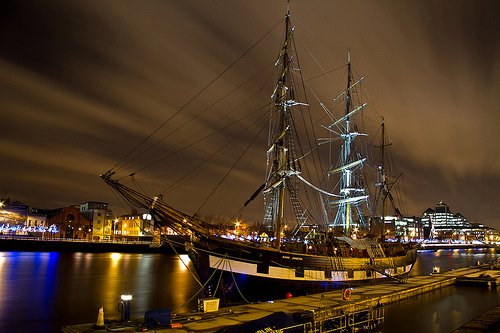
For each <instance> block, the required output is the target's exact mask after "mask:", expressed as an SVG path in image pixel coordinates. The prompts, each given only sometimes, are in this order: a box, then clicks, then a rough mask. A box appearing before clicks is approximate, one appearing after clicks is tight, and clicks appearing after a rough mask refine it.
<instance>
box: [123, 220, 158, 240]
mask: <svg viewBox="0 0 500 333" xmlns="http://www.w3.org/2000/svg"><path fill="white" fill-rule="evenodd" d="M154 234H155V228H154V222H153V220H152V217H151V215H150V214H129V215H122V216H120V217H118V218H116V219H114V220H113V239H115V240H121V241H151V240H152V239H153V235H154Z"/></svg>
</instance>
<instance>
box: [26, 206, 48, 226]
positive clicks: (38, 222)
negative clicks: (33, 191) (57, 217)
mask: <svg viewBox="0 0 500 333" xmlns="http://www.w3.org/2000/svg"><path fill="white" fill-rule="evenodd" d="M26 227H27V228H28V230H31V231H38V230H45V229H46V228H47V215H46V214H42V213H37V212H36V211H32V212H30V213H29V214H28V218H27V219H26Z"/></svg>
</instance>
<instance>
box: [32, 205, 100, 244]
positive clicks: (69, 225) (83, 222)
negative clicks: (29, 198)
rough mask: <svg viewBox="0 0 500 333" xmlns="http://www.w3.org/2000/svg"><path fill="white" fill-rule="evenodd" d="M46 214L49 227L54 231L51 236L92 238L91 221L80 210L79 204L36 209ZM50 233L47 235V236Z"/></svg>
mask: <svg viewBox="0 0 500 333" xmlns="http://www.w3.org/2000/svg"><path fill="white" fill-rule="evenodd" d="M36 212H37V213H39V214H45V215H46V216H47V225H48V226H49V229H51V230H53V232H52V233H54V232H56V234H54V235H53V237H57V238H74V239H87V240H90V239H91V238H92V233H91V231H92V221H90V220H89V219H88V218H87V217H86V216H85V215H83V214H82V213H81V212H80V207H79V205H72V206H68V207H61V208H55V209H36ZM50 236H52V235H49V237H50Z"/></svg>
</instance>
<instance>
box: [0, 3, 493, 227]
mask: <svg viewBox="0 0 500 333" xmlns="http://www.w3.org/2000/svg"><path fill="white" fill-rule="evenodd" d="M290 9H291V13H292V22H293V23H294V24H295V25H296V27H297V33H296V40H297V41H299V42H298V44H300V45H302V47H304V45H306V47H307V49H308V51H310V53H312V54H314V59H316V60H317V61H318V62H320V63H322V64H325V65H324V66H325V67H324V68H326V69H332V68H336V67H338V66H341V65H342V64H343V63H345V58H346V56H345V54H346V52H347V49H350V50H351V53H352V60H353V64H354V66H355V69H356V71H357V72H359V73H360V74H361V75H363V76H364V77H365V84H364V87H365V89H366V90H367V91H368V93H369V96H370V101H369V103H370V106H371V108H372V110H374V111H373V115H374V116H373V118H377V117H380V116H384V118H385V123H386V126H387V128H388V134H389V136H390V138H391V140H392V141H393V145H392V146H391V151H392V155H393V157H394V159H395V160H396V162H395V163H397V164H398V165H399V168H400V169H401V170H402V171H403V172H404V177H403V180H402V181H403V182H404V189H405V196H406V197H405V201H404V207H403V208H404V212H405V213H406V215H416V216H420V215H421V213H422V212H423V211H424V210H425V209H427V208H429V207H431V208H433V207H434V206H435V205H436V203H437V202H439V201H441V200H443V201H444V202H445V203H447V204H448V205H449V206H450V209H451V210H452V211H453V212H460V213H461V214H462V215H464V216H465V217H466V218H468V219H469V220H470V221H471V222H481V223H484V224H486V225H488V226H492V227H495V228H500V107H499V105H500V20H499V19H498V16H499V14H500V2H498V1H495V0H491V1H482V0H475V1H461V0H458V1H451V0H419V1H416V0H415V1H368V0H365V1H332V0H324V1H320V0H317V1H314V0H312V1H311V0H309V1H305V0H296V1H291V5H290ZM285 12H286V2H285V1H278V0H272V1H270V0H265V1H264V0H262V1H261V0H252V1H229V0H219V1H218V0H213V1H208V0H205V1H201V0H198V1H194V0H187V1H186V0H183V1H168V0H165V1H160V0H158V1H128V0H120V1H117V0H115V1H106V0H105V1H102V0H99V1H93V0H90V1H2V2H1V3H0V86H1V89H0V123H1V131H0V156H1V157H0V197H3V198H5V197H10V198H11V199H12V200H17V201H22V202H24V203H27V204H30V205H32V206H34V207H43V208H56V207H63V206H67V205H71V204H79V203H82V202H85V201H104V202H109V203H110V204H111V208H112V209H113V211H115V212H120V210H123V205H122V204H121V203H120V202H119V201H118V200H117V198H116V196H114V194H113V193H112V192H111V191H110V189H108V187H107V186H106V185H105V184H104V182H103V181H102V180H101V179H100V178H99V175H100V174H101V173H104V172H106V171H107V170H109V169H110V168H111V167H113V166H114V165H115V164H116V163H118V162H119V161H121V160H122V159H123V157H124V156H126V155H127V153H129V152H130V151H131V150H132V149H133V148H134V147H135V146H136V145H137V144H138V143H139V142H141V140H143V139H144V138H145V137H146V136H147V135H148V134H150V133H151V132H152V131H153V130H154V129H155V128H157V127H158V126H159V125H160V124H162V123H163V122H164V121H166V120H167V119H170V120H169V122H168V124H167V126H166V127H165V128H163V129H162V130H164V131H165V132H164V134H162V135H163V137H166V140H164V141H162V142H161V143H158V144H157V145H156V148H158V149H156V150H158V152H156V153H154V154H156V155H152V156H153V157H151V156H150V157H148V158H154V156H156V157H159V156H160V154H166V155H167V156H169V157H167V158H166V159H165V160H164V161H162V162H165V164H166V165H165V166H160V163H158V164H155V165H154V166H153V167H152V168H148V169H146V170H143V171H141V172H137V174H136V176H135V177H136V179H138V180H139V179H141V177H142V179H143V182H141V185H140V186H143V188H144V189H146V190H148V191H149V190H151V191H163V190H165V189H166V188H168V189H169V191H167V192H166V193H167V194H166V199H167V202H170V203H172V204H174V205H176V206H178V207H179V208H181V209H186V210H188V211H189V210H191V211H195V210H197V209H198V208H199V207H202V208H201V211H202V212H203V213H204V214H207V215H209V214H223V215H227V216H229V215H231V214H232V213H234V211H231V209H230V207H233V206H234V207H235V209H237V207H239V206H241V205H242V203H243V202H245V200H246V199H247V198H248V197H249V196H250V195H251V194H252V193H253V191H254V190H255V189H256V188H258V186H259V185H260V184H261V183H262V180H263V178H264V163H265V155H264V152H262V151H258V150H257V148H254V147H253V146H252V147H251V148H250V149H255V154H254V158H253V159H252V160H251V161H247V162H246V163H245V164H244V166H245V167H244V168H243V169H242V170H241V171H238V172H239V174H238V173H237V172H236V174H235V176H234V178H228V179H227V180H226V181H225V182H226V183H228V184H229V188H232V192H231V191H230V192H229V195H226V196H224V195H221V196H213V197H212V198H211V200H210V201H208V202H206V203H204V200H205V199H206V197H207V194H208V193H209V191H210V190H209V188H212V187H214V184H216V181H215V182H214V178H217V177H215V176H214V175H218V174H220V173H221V172H223V171H221V170H222V167H223V165H225V164H227V163H231V162H228V160H229V159H228V158H227V157H228V155H229V154H227V153H224V152H223V153H222V154H221V155H220V156H218V157H216V158H215V159H213V160H212V161H211V162H209V163H210V164H205V165H203V166H202V167H201V168H200V169H199V170H198V171H196V172H195V173H194V174H193V175H192V176H190V177H189V179H185V182H184V183H182V184H178V183H176V179H178V178H180V177H183V175H184V173H183V171H185V170H187V169H190V168H192V167H193V166H195V165H198V163H201V161H202V160H203V159H204V158H206V157H207V156H209V155H210V154H211V153H212V152H213V151H214V150H215V149H217V148H215V147H219V146H220V143H221V142H220V141H221V140H222V141H223V140H224V139H223V138H231V137H233V136H234V135H235V133H236V134H237V132H238V130H237V129H235V128H234V127H231V126H228V127H225V126H226V125H228V124H230V123H231V121H232V120H233V119H237V118H238V117H237V116H238V115H237V113H238V110H239V109H238V108H236V105H237V103H239V102H238V101H241V100H245V98H250V97H251V96H250V92H249V93H248V96H245V92H241V93H240V94H241V95H239V96H237V98H236V97H235V98H234V100H228V101H227V102H225V103H226V104H222V103H221V104H220V105H219V104H218V105H217V106H214V107H213V108H210V109H209V110H207V111H205V112H203V114H202V115H201V116H200V117H198V118H197V119H196V121H193V122H190V123H187V124H186V125H183V124H184V123H185V122H186V121H187V120H188V119H191V118H192V116H193V115H198V114H199V113H200V112H202V110H205V109H206V107H207V105H211V103H213V102H214V101H216V100H217V99H218V98H219V97H220V96H223V95H224V94H225V92H227V91H231V90H232V89H234V88H235V87H237V86H238V85H240V84H242V82H244V80H245V78H246V77H249V76H252V75H255V74H256V73H258V71H259V70H260V69H264V68H266V66H268V65H269V64H272V63H273V62H274V61H275V59H276V57H277V54H278V51H279V43H280V42H281V39H282V34H283V28H282V26H280V22H281V21H282V19H283V17H284V13H285ZM275 27H276V28H275ZM269 31H271V33H270V34H268V35H267V36H266V38H265V39H264V40H263V41H262V42H261V43H259V45H258V47H256V48H255V49H253V50H252V52H249V53H248V54H247V56H246V57H245V58H244V59H243V62H241V63H240V64H239V65H238V67H235V68H233V71H231V72H228V73H227V74H225V75H224V76H223V77H222V78H221V80H220V81H219V82H218V84H217V85H213V86H211V87H210V89H208V90H207V91H205V93H204V94H202V95H201V96H200V97H199V98H197V99H196V100H195V101H194V102H192V103H189V105H188V106H187V107H184V108H183V106H184V105H185V104H186V103H187V102H188V101H189V100H190V99H191V98H192V97H193V96H195V95H196V94H197V93H198V92H200V91H201V90H202V89H203V87H205V86H206V85H207V84H208V83H209V82H210V81H211V80H213V79H214V78H215V77H216V76H217V75H219V74H220V73H221V72H223V71H224V69H226V68H227V67H228V66H229V65H230V64H231V63H233V62H234V61H235V60H236V59H237V58H238V57H239V56H241V55H242V54H243V53H244V52H245V51H246V50H248V49H249V48H250V46H251V45H253V44H254V43H256V42H257V41H258V40H259V38H261V37H262V36H264V35H265V34H266V33H267V32H269ZM318 45H321V48H322V49H323V50H324V49H326V50H327V51H326V52H323V51H322V50H321V48H318V49H317V50H316V48H315V47H316V46H318ZM318 73H319V72H316V74H318ZM339 74H342V72H340V73H339ZM263 77H265V75H264V76H263ZM342 85H343V81H341V76H339V84H338V85H335V86H328V87H327V86H324V87H318V88H317V89H318V91H321V92H324V91H325V92H327V93H328V94H330V95H331V97H332V98H333V97H335V95H336V94H337V93H338V92H339V89H341V86H342ZM246 88H248V91H251V92H252V93H255V92H256V91H258V88H259V87H258V84H257V83H250V84H249V85H248V87H246ZM270 94H271V92H270V91H266V92H265V93H263V94H262V96H264V98H261V96H258V95H256V97H255V105H256V106H257V105H263V104H265V103H268V102H269V96H270ZM266 96H267V100H266V98H265V97H266ZM238 98H239V99H238ZM252 98H253V97H252ZM257 99H258V100H257ZM179 110H180V111H179ZM224 110H234V111H232V112H231V113H225V111H224ZM178 111H179V112H178ZM240 116H241V115H240ZM171 118H172V119H171ZM253 119H255V118H251V117H250V118H248V119H247V120H246V121H247V122H251V121H253ZM180 126H181V128H182V130H180V131H175V128H179V127H180ZM213 130H217V131H219V132H218V135H217V136H216V135H214V136H210V137H208V138H206V139H204V140H203V145H202V144H199V145H193V146H192V147H191V148H194V149H189V150H188V149H186V150H183V151H182V152H180V153H177V154H173V152H174V151H175V150H176V149H179V147H183V144H184V143H186V142H191V141H189V140H191V139H193V138H195V137H197V135H198V133H200V134H199V135H200V136H199V138H202V137H203V135H207V133H211V132H210V131H213ZM202 133H204V134H202ZM167 136H168V137H167ZM160 137H162V136H161V135H160ZM193 140H194V141H195V139H193ZM227 140H229V139H227ZM194 141H192V142H194ZM234 147H235V149H236V147H240V148H241V147H246V146H244V145H243V143H240V144H239V146H238V145H235V146H234ZM169 154H171V155H169ZM141 158H144V159H146V155H142V156H141V157H140V158H139V159H138V160H136V161H135V162H138V161H139V162H140V159H141ZM144 163H145V164H144V165H147V162H144ZM136 164H140V163H136ZM140 168H141V167H139V169H140ZM123 171H124V172H125V173H127V172H128V173H130V172H135V171H138V169H137V168H136V169H133V168H130V169H124V170H123ZM153 175H161V176H162V177H161V178H153ZM238 177H239V179H240V180H243V181H242V182H238V181H237V179H238ZM160 183H161V184H163V185H162V186H161V187H159V186H160V185H159V184H160ZM205 183H206V184H205ZM165 184H166V185H165ZM228 184H226V185H228ZM152 193H156V192H152ZM250 209H253V210H255V211H256V212H258V213H260V212H261V211H262V207H261V204H260V206H259V204H255V205H254V206H253V208H252V207H251V208H250ZM251 214H253V213H251ZM251 214H250V215H251ZM257 215H258V214H256V213H255V214H254V215H253V216H257Z"/></svg>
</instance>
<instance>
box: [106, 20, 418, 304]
mask: <svg viewBox="0 0 500 333" xmlns="http://www.w3.org/2000/svg"><path fill="white" fill-rule="evenodd" d="M283 23H284V36H283V35H282V36H283V37H282V42H281V47H280V48H279V51H278V57H277V58H276V59H275V62H274V66H275V67H274V68H275V73H276V74H275V76H274V78H275V79H274V81H273V82H274V86H273V88H272V91H270V94H269V95H270V96H271V100H270V103H269V115H268V117H267V120H266V122H267V123H268V128H269V132H268V136H267V137H268V139H267V145H266V146H265V147H263V149H262V151H263V155H262V156H264V154H265V156H267V159H266V160H264V159H262V162H263V163H262V164H264V162H265V166H266V168H264V167H263V168H262V170H263V171H264V170H265V172H263V173H265V176H264V180H263V182H262V184H260V186H259V184H257V185H256V186H255V188H257V189H256V191H255V192H253V193H252V192H251V193H249V195H248V197H247V198H248V200H247V201H246V202H244V204H243V206H242V207H236V208H235V211H238V212H240V211H241V209H244V208H245V207H247V206H248V205H250V204H251V203H253V202H255V201H258V200H257V198H263V199H262V201H261V202H263V208H262V218H261V220H260V221H258V225H259V226H260V228H259V230H258V231H256V232H255V233H254V235H253V237H250V236H247V237H244V236H243V235H240V234H238V232H235V230H236V229H237V226H238V223H239V222H237V221H236V219H235V218H234V217H233V218H228V221H226V222H225V223H214V222H213V221H207V220H206V219H204V218H201V217H200V216H199V215H198V214H196V213H192V212H191V213H189V212H183V211H181V210H179V209H176V208H174V207H172V206H171V205H170V204H169V203H168V202H167V201H166V200H164V197H163V196H161V195H148V194H146V193H144V192H143V191H141V190H140V189H139V188H132V187H131V186H126V185H124V184H123V183H122V181H121V180H119V179H118V178H117V176H116V174H115V171H114V170H110V171H108V172H106V173H104V174H103V175H101V177H102V179H103V180H104V181H105V182H106V183H107V184H108V185H109V186H110V187H111V188H112V189H113V190H114V191H115V192H116V193H117V194H118V195H119V196H120V197H121V198H123V199H124V200H125V201H126V202H127V203H129V205H130V207H133V208H134V209H136V210H143V211H147V212H148V213H150V214H151V216H153V218H154V220H155V223H157V224H159V225H162V226H165V225H166V226H169V227H170V228H171V229H173V230H174V231H176V232H177V233H179V234H184V235H186V237H187V239H188V240H187V241H186V243H185V244H183V246H184V247H185V251H187V252H188V254H189V257H190V259H191V261H192V262H193V265H194V268H195V269H196V273H197V278H198V280H199V283H200V286H202V287H203V290H204V291H205V295H208V296H214V297H220V298H221V299H222V300H227V301H235V300H237V299H238V298H240V299H242V300H246V301H259V300H260V301H264V300H271V299H277V298H284V297H286V295H289V294H293V295H303V294H310V293H317V292H322V291H326V290H331V289H339V288H348V287H352V286H356V285H360V284H366V283H375V282H384V281H389V280H390V281H393V280H397V281H400V282H401V281H404V279H405V278H406V277H407V276H408V274H409V273H410V271H411V269H412V267H413V265H414V264H415V261H416V258H417V255H416V248H415V247H413V246H411V245H409V244H405V243H399V242H387V241H385V239H384V227H383V225H384V218H383V215H384V214H385V208H384V209H382V216H375V214H378V215H380V212H381V210H377V209H374V206H375V205H376V202H377V201H379V202H383V206H384V207H385V202H386V199H387V198H390V192H389V189H388V187H389V186H388V185H387V183H386V182H385V178H384V177H385V176H384V174H383V169H384V167H383V164H382V165H381V166H380V165H379V166H377V167H372V168H371V169H375V171H376V173H377V172H378V178H379V180H378V181H377V180H376V179H375V181H373V183H374V184H375V183H378V187H375V189H374V190H370V189H369V185H368V184H367V183H368V180H369V177H368V176H366V170H365V167H366V166H367V165H369V161H368V160H367V157H366V156H364V154H365V153H367V150H366V148H363V147H362V145H361V142H362V141H364V142H366V141H367V140H366V138H367V137H368V136H367V134H366V133H364V132H363V131H362V129H361V124H360V122H359V119H360V117H361V115H362V114H363V113H364V112H365V108H366V106H367V104H366V103H364V102H362V101H359V96H360V94H359V89H361V85H362V81H363V78H356V77H355V75H354V74H355V73H354V71H353V69H352V65H351V59H350V58H351V56H350V55H348V56H347V63H346V64H345V65H344V66H342V69H343V70H344V71H345V74H346V77H347V79H346V81H345V82H344V84H343V88H342V89H343V91H342V90H341V91H340V92H339V93H338V94H337V95H336V96H334V98H332V99H331V100H333V103H334V104H336V105H337V106H338V105H340V108H341V114H340V115H337V116H336V115H335V112H334V111H332V110H331V109H330V107H329V106H327V104H326V103H323V102H318V101H317V100H315V104H317V105H319V106H320V109H321V112H322V116H321V117H319V118H317V119H316V120H310V119H307V116H308V115H309V114H310V113H311V112H310V107H311V105H310V104H311V103H310V102H309V101H308V99H307V95H308V94H306V91H307V90H308V89H307V88H304V82H305V81H307V80H306V79H305V78H304V76H303V75H304V74H303V71H302V70H301V69H300V67H299V61H298V54H297V48H296V44H295V39H294V34H295V29H294V27H293V26H292V24H291V16H290V14H289V12H288V13H287V14H286V15H285V18H284V22H283ZM325 73H326V71H325ZM311 94H312V95H313V97H314V98H313V99H316V95H315V93H314V92H312V93H310V95H311ZM269 95H268V96H269ZM331 100H330V102H331ZM317 133H318V134H320V135H322V136H321V137H319V136H318V137H316V134H317ZM311 137H312V138H311ZM382 147H384V143H383V142H382ZM234 155H235V156H238V157H239V156H240V155H238V154H236V153H235V154H234ZM254 159H257V157H255V158H254ZM311 161H312V162H311ZM234 165H235V164H233V165H232V166H234ZM371 197H375V198H377V200H375V199H373V200H371ZM238 209H239V210H238ZM235 216H236V217H237V218H239V217H241V215H240V214H239V213H236V214H235ZM380 224H382V225H381V226H380ZM231 228H233V229H234V230H231ZM177 245H178V244H177Z"/></svg>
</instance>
